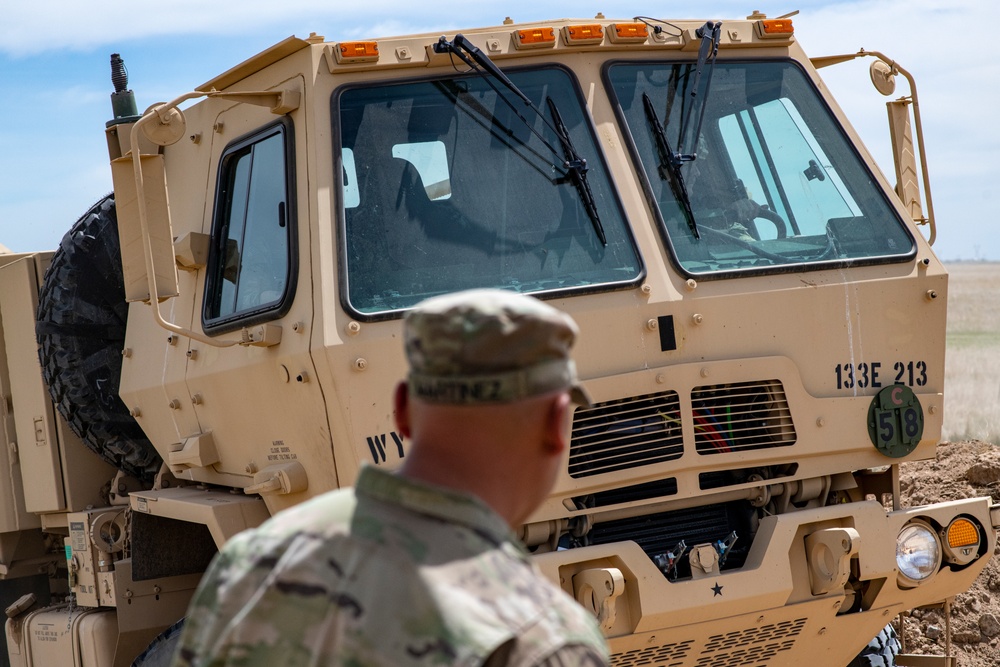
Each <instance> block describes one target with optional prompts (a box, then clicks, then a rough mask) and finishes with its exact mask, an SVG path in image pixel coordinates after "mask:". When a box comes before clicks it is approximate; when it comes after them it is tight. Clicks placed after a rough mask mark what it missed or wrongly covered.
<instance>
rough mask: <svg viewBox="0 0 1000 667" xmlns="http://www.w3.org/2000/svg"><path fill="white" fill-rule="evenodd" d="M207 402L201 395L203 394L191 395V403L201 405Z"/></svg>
mask: <svg viewBox="0 0 1000 667" xmlns="http://www.w3.org/2000/svg"><path fill="white" fill-rule="evenodd" d="M204 402H205V399H203V398H202V397H201V394H195V395H194V396H192V397H191V405H201V404H202V403H204Z"/></svg>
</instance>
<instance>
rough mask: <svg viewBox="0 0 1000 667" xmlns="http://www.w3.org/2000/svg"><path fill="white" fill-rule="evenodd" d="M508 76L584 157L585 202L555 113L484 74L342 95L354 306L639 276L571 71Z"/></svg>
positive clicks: (346, 231)
mask: <svg viewBox="0 0 1000 667" xmlns="http://www.w3.org/2000/svg"><path fill="white" fill-rule="evenodd" d="M507 74H508V76H509V77H510V79H511V80H512V81H513V82H514V84H515V85H516V86H517V87H518V88H519V89H520V90H521V91H523V92H524V93H525V94H526V95H527V96H528V97H529V98H530V99H531V100H532V102H533V103H534V104H535V106H537V107H538V108H539V109H541V110H543V111H542V113H547V114H553V115H554V114H558V116H559V117H560V118H561V121H562V122H561V124H558V123H557V124H556V125H557V126H564V127H565V128H566V130H567V132H568V134H569V137H570V139H571V141H572V145H573V146H574V147H575V149H576V152H577V153H578V154H579V155H580V156H581V157H583V158H584V159H586V160H587V167H588V172H587V182H588V184H589V187H590V190H591V191H592V193H593V201H592V202H588V201H586V199H585V198H584V197H583V196H582V193H581V190H582V188H581V187H580V186H579V179H574V175H573V174H572V172H571V171H570V170H569V169H567V168H566V167H565V166H564V162H565V156H564V155H562V154H556V153H554V152H553V150H552V147H560V146H562V145H563V144H562V143H561V140H560V137H559V136H558V135H557V134H556V132H555V131H553V127H552V126H553V123H552V120H553V116H552V115H550V116H547V117H546V118H545V119H543V118H541V117H540V116H539V115H538V114H536V113H534V112H532V111H530V109H529V108H528V107H527V106H526V105H525V104H524V103H523V102H522V101H521V100H519V99H517V98H516V97H514V96H513V95H510V94H509V91H506V90H501V91H500V93H498V92H497V91H496V90H494V88H493V87H491V85H490V83H491V81H489V80H486V79H484V78H482V77H479V76H467V75H458V76H455V77H453V78H447V79H436V80H423V81H416V82H409V83H390V84H372V85H366V86H363V87H356V88H349V89H345V90H342V91H340V92H339V94H335V95H334V99H333V105H334V112H335V117H337V118H339V121H340V138H341V146H340V151H339V152H340V159H341V165H340V166H339V167H338V170H339V171H340V176H341V179H342V183H341V186H342V190H341V192H342V198H341V202H342V209H341V211H342V214H343V228H342V235H343V241H344V243H343V247H344V252H343V254H342V261H344V262H345V263H346V278H347V279H346V290H345V291H344V294H345V296H346V301H347V303H346V305H347V306H348V307H349V308H351V309H352V310H354V311H356V312H358V313H360V314H363V315H379V314H384V313H388V312H391V311H395V310H399V309H402V308H407V307H410V306H412V305H414V304H416V303H417V302H418V301H420V300H421V299H424V298H425V297H428V296H432V295H434V294H441V293H444V292H450V291H454V290H461V289H468V288H473V287H499V288H503V289H510V290H513V291H517V292H549V291H560V290H572V289H581V288H591V289H593V288H606V286H608V285H611V284H627V283H630V282H633V281H635V280H637V279H638V278H639V277H640V276H641V273H642V267H641V264H640V260H639V257H638V254H637V252H636V249H635V244H634V242H633V240H632V237H631V236H630V233H629V230H628V226H627V225H626V222H625V219H624V216H623V213H622V209H621V206H620V204H619V203H618V200H617V199H616V195H615V191H614V189H613V187H612V185H611V181H610V179H609V177H608V173H607V168H606V166H605V164H604V161H603V158H602V156H601V155H600V153H599V152H598V150H597V148H596V145H595V141H594V136H593V133H592V130H591V126H590V124H589V122H588V121H587V118H588V116H587V114H586V110H585V109H584V107H583V103H582V99H581V97H580V95H579V93H578V92H577V90H576V88H575V87H574V85H573V82H572V80H571V79H570V77H569V75H568V74H567V73H566V72H565V71H564V70H562V69H558V68H546V69H535V70H530V71H517V72H508V73H507ZM499 95H504V96H505V97H508V99H510V100H511V101H512V102H513V104H514V106H515V108H517V113H520V114H521V115H523V116H524V119H525V120H526V121H527V124H526V123H525V121H523V120H521V119H520V118H518V116H517V115H516V114H515V112H514V111H513V110H512V109H511V107H510V106H509V105H508V104H507V103H505V102H504V100H503V99H500V97H499ZM553 107H554V110H553ZM546 121H548V122H546ZM529 124H530V128H529V126H528V125H529ZM588 205H592V207H596V212H597V214H598V216H599V224H596V223H595V221H594V215H593V210H590V211H588ZM598 227H600V228H602V230H603V233H604V234H605V236H606V240H607V245H606V246H605V245H604V244H603V242H602V239H601V238H600V233H599V231H598Z"/></svg>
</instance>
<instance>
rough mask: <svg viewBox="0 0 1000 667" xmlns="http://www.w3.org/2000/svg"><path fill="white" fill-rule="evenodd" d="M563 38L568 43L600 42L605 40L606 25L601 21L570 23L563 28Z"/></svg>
mask: <svg viewBox="0 0 1000 667" xmlns="http://www.w3.org/2000/svg"><path fill="white" fill-rule="evenodd" d="M563 40H564V41H565V42H566V43H567V44H571V45H574V46H576V45H580V44H600V43H601V42H602V41H604V27H603V26H602V25H601V24H600V23H590V24H587V25H568V26H566V27H564V28H563Z"/></svg>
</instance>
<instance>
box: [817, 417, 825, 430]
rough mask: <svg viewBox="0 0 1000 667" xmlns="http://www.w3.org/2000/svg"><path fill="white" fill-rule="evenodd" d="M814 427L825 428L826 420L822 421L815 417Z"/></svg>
mask: <svg viewBox="0 0 1000 667" xmlns="http://www.w3.org/2000/svg"><path fill="white" fill-rule="evenodd" d="M816 426H819V427H820V428H823V427H824V426H826V420H825V419H823V418H822V417H817V418H816Z"/></svg>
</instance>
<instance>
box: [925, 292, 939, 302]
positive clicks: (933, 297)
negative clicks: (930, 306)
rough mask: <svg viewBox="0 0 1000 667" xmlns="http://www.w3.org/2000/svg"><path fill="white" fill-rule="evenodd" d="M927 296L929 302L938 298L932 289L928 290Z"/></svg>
mask: <svg viewBox="0 0 1000 667" xmlns="http://www.w3.org/2000/svg"><path fill="white" fill-rule="evenodd" d="M926 296H927V300H928V301H933V300H934V299H936V298H937V292H936V291H934V290H932V289H929V290H927V294H926Z"/></svg>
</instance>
